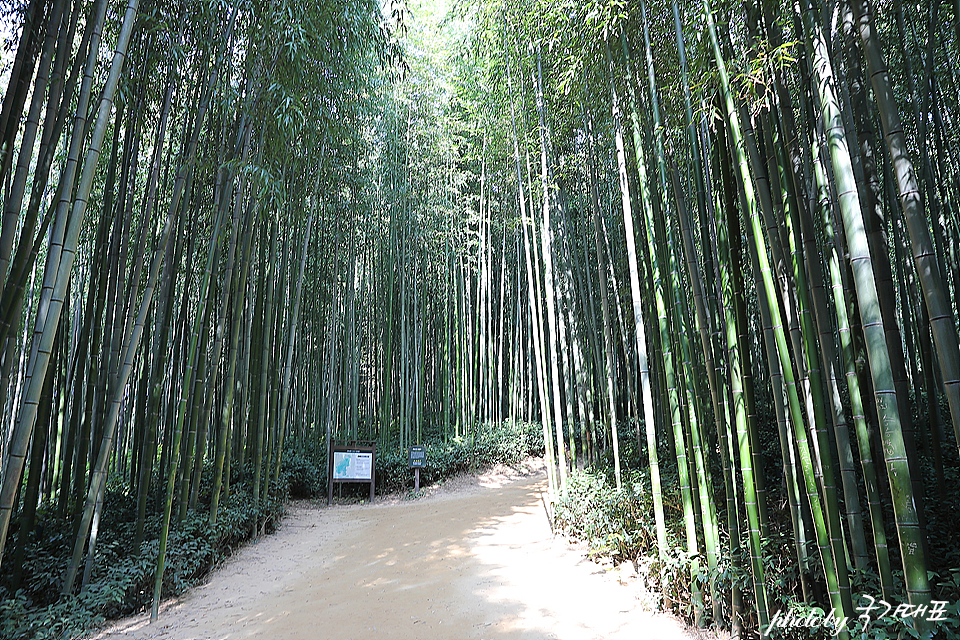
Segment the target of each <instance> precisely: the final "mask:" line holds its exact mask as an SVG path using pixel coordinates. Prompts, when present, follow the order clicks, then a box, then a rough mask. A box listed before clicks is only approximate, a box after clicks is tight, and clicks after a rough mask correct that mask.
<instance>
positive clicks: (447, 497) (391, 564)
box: [97, 473, 697, 640]
mask: <svg viewBox="0 0 960 640" xmlns="http://www.w3.org/2000/svg"><path fill="white" fill-rule="evenodd" d="M545 491H546V483H545V481H544V477H543V474H542V473H536V474H533V475H526V476H523V475H521V476H519V477H518V476H517V475H516V474H513V475H512V476H511V475H509V474H504V473H489V474H485V475H483V476H480V477H479V478H473V477H470V478H461V479H458V480H456V481H453V482H450V483H448V484H447V485H445V486H443V487H441V488H439V489H433V490H432V491H431V495H428V496H427V497H424V498H420V499H418V500H411V501H406V500H400V499H397V498H394V499H388V500H385V501H378V502H375V503H374V504H371V505H351V506H335V507H332V508H326V507H320V506H317V505H316V504H314V503H303V504H298V505H294V506H292V507H291V509H290V513H289V515H288V516H287V517H286V518H285V519H284V520H283V524H282V527H281V528H280V530H279V531H278V532H277V533H275V534H273V535H270V536H266V537H264V538H261V539H260V540H259V541H258V542H257V543H255V544H249V545H247V546H246V547H244V548H243V549H241V550H240V551H238V552H237V553H236V554H235V555H234V556H233V557H231V558H230V559H229V560H228V561H227V562H226V563H225V564H224V566H223V567H221V568H220V569H219V570H217V571H216V572H214V573H213V574H212V575H211V577H210V579H209V580H208V582H207V583H206V584H204V585H202V586H199V587H197V588H195V589H192V590H191V591H190V592H188V593H187V594H185V595H184V596H183V597H182V598H181V599H180V600H178V601H171V602H169V603H167V604H166V605H165V606H164V608H163V610H162V611H161V614H160V620H159V621H158V622H157V623H156V624H154V625H149V624H147V618H146V617H145V616H143V615H141V616H138V617H134V618H129V619H126V620H123V621H120V622H119V623H117V624H115V625H113V626H112V627H111V628H109V629H107V630H105V631H103V632H101V633H100V634H99V635H98V636H97V638H98V639H102V640H127V639H147V638H157V639H160V638H162V639H164V640H208V639H209V640H235V639H241V638H264V639H270V640H288V639H289V640H293V639H297V640H301V639H302V640H361V639H364V640H365V639H377V640H379V639H384V640H487V639H494V638H496V639H500V638H505V639H511V640H521V639H524V640H526V639H529V640H548V639H557V640H627V639H630V640H634V639H637V638H643V639H644V640H658V639H660V640H680V639H688V638H696V637H697V635H693V634H692V632H689V631H686V630H685V629H684V627H683V625H682V624H681V623H680V622H678V621H677V620H675V619H674V618H671V617H669V616H667V615H664V614H658V613H652V612H649V611H647V610H645V608H644V607H643V605H642V603H641V601H640V600H639V599H638V586H639V585H637V584H636V582H635V581H631V580H630V579H629V578H625V577H618V575H617V571H610V570H608V569H609V568H604V567H602V566H600V565H597V564H595V563H593V562H591V561H590V560H588V559H586V558H585V557H584V556H583V553H582V552H580V551H577V550H576V549H574V548H573V547H571V546H570V545H569V544H568V543H567V542H566V541H565V540H564V539H563V538H562V537H561V536H556V537H554V536H553V534H552V533H551V531H550V527H549V523H548V520H547V518H546V513H545V508H544V504H543V494H544V492H545ZM625 582H626V584H624V583H625Z"/></svg>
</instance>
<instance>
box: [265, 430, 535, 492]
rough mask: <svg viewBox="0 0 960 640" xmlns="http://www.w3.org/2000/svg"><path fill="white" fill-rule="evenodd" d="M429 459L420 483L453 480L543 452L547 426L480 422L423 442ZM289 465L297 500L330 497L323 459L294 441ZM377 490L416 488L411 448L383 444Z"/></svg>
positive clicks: (345, 488)
mask: <svg viewBox="0 0 960 640" xmlns="http://www.w3.org/2000/svg"><path fill="white" fill-rule="evenodd" d="M422 444H423V446H424V447H425V448H426V453H427V458H426V461H425V463H424V466H423V468H422V469H420V486H421V487H427V486H429V485H431V484H434V483H437V482H440V481H442V480H445V479H446V478H451V477H453V476H456V475H458V474H461V473H466V472H469V471H473V470H478V469H486V468H489V467H492V466H494V465H496V464H506V465H515V464H518V463H520V462H521V461H523V460H524V459H526V458H528V457H531V456H532V457H540V456H542V455H543V429H542V427H541V426H540V425H539V423H532V422H522V421H506V422H503V423H496V424H493V423H487V424H481V425H478V426H476V427H475V428H474V429H473V431H472V433H469V434H467V435H463V436H455V437H450V438H447V439H446V440H444V439H443V438H441V437H436V436H435V437H430V438H427V439H425V441H424V442H423V443H422ZM284 464H285V466H286V468H287V469H288V471H289V473H288V479H289V486H290V495H291V497H294V498H312V497H320V496H325V495H326V491H327V481H326V471H325V469H324V459H322V458H320V457H319V456H317V455H311V454H310V453H308V450H307V448H303V447H297V446H296V445H294V446H293V447H292V450H291V451H290V452H289V453H288V454H287V455H286V457H285V458H284ZM375 470H376V494H377V495H390V494H397V493H405V492H408V491H410V490H411V489H412V488H413V471H411V470H410V469H409V467H408V452H407V449H406V448H403V447H400V446H399V444H393V445H388V446H387V447H383V446H380V447H379V448H378V449H377V458H376V465H375ZM337 495H338V496H340V495H342V496H343V497H344V498H346V499H350V500H356V501H360V500H364V499H366V498H367V497H368V496H369V489H368V487H367V485H361V484H345V485H341V486H339V487H338V488H337Z"/></svg>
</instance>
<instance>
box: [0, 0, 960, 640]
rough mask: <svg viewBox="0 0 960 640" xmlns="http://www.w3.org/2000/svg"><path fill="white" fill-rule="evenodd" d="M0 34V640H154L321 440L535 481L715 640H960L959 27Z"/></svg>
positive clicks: (617, 5) (409, 5)
mask: <svg viewBox="0 0 960 640" xmlns="http://www.w3.org/2000/svg"><path fill="white" fill-rule="evenodd" d="M0 26H2V29H0V36H2V38H3V48H2V51H0V91H2V92H3V94H2V95H3V98H2V107H0V200H2V222H0V454H2V475H0V637H3V638H80V637H85V635H84V634H87V633H90V632H91V630H92V629H95V628H96V626H97V625H99V624H102V623H103V621H104V620H110V619H117V618H121V617H123V616H126V615H131V614H135V613H138V612H139V613H144V612H146V613H149V614H150V619H151V620H152V621H153V620H157V618H158V617H159V618H160V619H161V620H162V619H163V616H164V615H165V614H164V613H162V612H161V611H160V605H161V603H162V602H163V601H164V600H165V599H167V598H170V597H173V596H175V595H178V594H181V593H183V592H184V591H185V590H186V589H187V588H189V587H190V586H192V585H195V584H198V581H200V580H202V579H203V577H204V576H205V575H206V574H207V572H208V571H209V570H210V569H211V568H212V567H214V566H215V565H217V564H218V563H219V562H220V561H221V560H222V559H223V558H224V557H226V556H227V555H229V554H231V553H233V552H234V551H236V549H237V548H239V547H241V546H242V545H243V544H244V543H245V542H253V541H257V540H261V539H265V538H269V537H270V534H271V532H273V531H274V530H276V529H278V528H282V527H283V526H284V525H283V523H282V517H283V513H284V510H285V508H286V507H285V505H286V504H287V502H288V501H289V500H291V499H293V498H316V499H318V500H319V498H320V497H323V498H326V496H327V491H328V488H329V489H330V490H331V493H332V487H331V486H330V485H329V484H328V483H330V482H332V480H328V477H327V468H328V463H329V464H330V469H332V468H333V467H332V462H330V460H328V457H329V456H332V453H330V452H331V451H332V448H331V447H332V443H333V442H335V441H344V442H355V443H356V442H367V443H370V444H371V446H372V445H375V447H376V451H377V454H376V462H375V466H376V469H375V472H376V485H377V486H376V491H377V493H378V494H384V495H386V494H389V493H398V492H399V493H401V494H403V493H404V492H409V491H410V487H412V486H413V484H412V482H413V481H412V474H411V473H409V472H408V465H407V452H408V448H409V447H410V446H412V445H424V446H425V450H426V459H427V464H426V465H425V467H424V469H423V470H422V472H423V475H422V481H423V482H424V484H431V483H437V482H441V481H442V480H443V478H446V477H449V476H453V475H455V474H457V473H464V472H475V471H476V470H478V469H482V468H485V467H489V466H490V465H494V464H497V463H503V464H514V463H517V462H518V461H520V460H522V459H526V458H528V457H530V456H533V457H538V458H542V460H543V467H544V468H545V473H546V475H545V478H546V480H545V481H544V482H545V487H546V489H545V494H544V495H545V502H544V508H545V509H546V511H547V512H548V517H549V518H550V519H551V527H556V530H557V532H558V533H563V534H565V535H566V536H568V537H569V538H571V539H573V540H579V541H582V542H584V543H586V544H587V545H588V546H589V547H590V549H591V551H590V553H591V556H592V557H595V558H598V559H600V558H606V559H608V560H609V561H611V562H614V563H621V562H628V563H632V566H634V567H635V568H636V571H637V573H638V575H639V576H640V579H642V580H643V581H645V584H646V585H647V586H648V587H649V589H650V590H651V591H653V592H655V593H656V594H657V597H656V598H655V602H654V606H655V607H657V608H659V609H661V610H664V611H669V612H672V613H673V614H674V615H675V616H677V617H678V618H679V619H681V620H682V621H683V622H684V623H685V624H686V625H688V626H689V627H690V628H693V629H697V628H699V629H712V630H713V631H712V632H713V633H720V634H724V635H721V636H718V637H734V638H758V637H761V636H762V637H773V638H807V637H810V638H826V637H831V636H836V637H842V638H864V639H867V638H871V639H872V638H913V637H916V638H958V637H960V525H958V523H960V344H958V318H960V255H958V252H960V1H958V0H946V1H941V0H918V1H917V2H914V3H909V2H903V1H901V0H795V1H794V2H793V3H778V2H773V1H771V0H744V1H743V2H729V1H728V0H513V1H511V2H506V1H504V0H322V1H320V2H294V1H293V0H5V1H4V2H2V3H0ZM417 473H418V474H419V473H420V470H418V471H417ZM417 477H418V483H419V481H420V479H421V476H420V475H418V476H417ZM418 486H419V484H418ZM354 489H356V488H355V487H354V488H351V487H350V486H340V487H339V488H338V493H337V497H338V500H340V501H341V502H342V501H344V500H347V501H350V500H353V501H354V502H362V501H364V500H365V499H366V494H365V493H364V492H365V491H366V489H364V488H362V489H359V490H356V491H354ZM371 495H372V489H371ZM318 504H319V502H318ZM318 508H319V507H318ZM563 588H564V589H566V590H569V591H572V592H576V591H577V589H578V588H580V587H579V586H578V584H576V583H570V584H565V585H563ZM884 606H886V607H887V610H886V611H884V608H883V607H884ZM801 618H802V619H803V620H804V621H806V622H809V621H810V620H811V619H816V620H820V621H822V624H806V622H800V620H801ZM844 619H847V622H845V624H838V622H839V621H842V620H844ZM801 627H802V628H801ZM808 627H809V628H808ZM636 633H637V635H632V636H630V637H638V638H639V637H644V636H643V633H642V630H637V631H636ZM222 637H228V636H222ZM331 637H332V636H331ZM338 637H339V636H338ZM373 637H376V636H375V635H374V636H373ZM389 637H394V636H389ZM421 637H425V636H421ZM437 637H446V636H437ZM450 637H453V636H450ZM478 637H479V636H478ZM509 637H519V636H509ZM523 637H528V636H523ZM529 637H533V636H529ZM571 637H573V636H571ZM577 637H579V636H577Z"/></svg>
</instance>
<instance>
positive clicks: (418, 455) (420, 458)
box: [408, 445, 427, 469]
mask: <svg viewBox="0 0 960 640" xmlns="http://www.w3.org/2000/svg"><path fill="white" fill-rule="evenodd" d="M426 461H427V448H426V447H424V446H421V445H414V446H412V447H410V461H409V463H408V466H409V468H411V469H419V468H422V467H423V466H424V464H426Z"/></svg>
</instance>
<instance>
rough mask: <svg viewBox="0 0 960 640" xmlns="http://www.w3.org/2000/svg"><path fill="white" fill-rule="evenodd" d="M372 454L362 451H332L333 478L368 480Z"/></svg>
mask: <svg viewBox="0 0 960 640" xmlns="http://www.w3.org/2000/svg"><path fill="white" fill-rule="evenodd" d="M372 463H373V454H372V453H369V452H362V451H334V453H333V479H334V480H370V476H371V472H372V471H373V464H372Z"/></svg>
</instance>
